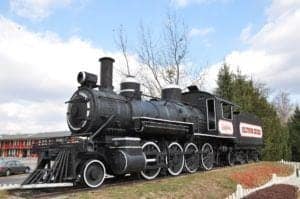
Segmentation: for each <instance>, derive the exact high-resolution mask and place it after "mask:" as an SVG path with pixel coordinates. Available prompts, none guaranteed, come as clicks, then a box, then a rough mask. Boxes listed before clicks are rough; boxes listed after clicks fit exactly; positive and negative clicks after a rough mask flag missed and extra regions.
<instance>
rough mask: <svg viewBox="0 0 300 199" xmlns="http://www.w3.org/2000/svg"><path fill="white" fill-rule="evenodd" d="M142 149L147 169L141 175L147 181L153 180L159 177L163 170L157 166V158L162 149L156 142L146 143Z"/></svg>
mask: <svg viewBox="0 0 300 199" xmlns="http://www.w3.org/2000/svg"><path fill="white" fill-rule="evenodd" d="M142 149H143V152H144V155H145V159H146V168H145V169H144V170H143V171H141V175H142V177H143V178H145V179H146V180H152V179H154V178H156V177H157V176H158V174H159V172H160V170H161V168H160V167H159V166H158V165H157V164H158V162H157V159H158V158H157V157H158V155H159V154H160V149H159V147H158V146H157V144H155V143H154V142H146V143H145V144H144V145H143V146H142ZM147 167H148V168H147Z"/></svg>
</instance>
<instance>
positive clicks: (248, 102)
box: [215, 64, 290, 160]
mask: <svg viewBox="0 0 300 199" xmlns="http://www.w3.org/2000/svg"><path fill="white" fill-rule="evenodd" d="M217 83H218V88H217V89H216V92H215V93H216V94H217V95H219V96H220V97H222V98H225V99H228V100H231V101H233V102H234V103H236V104H238V105H239V106H240V110H241V112H248V113H253V114H255V115H256V116H258V117H259V118H260V120H261V121H262V128H263V132H264V148H263V149H262V154H263V158H264V159H265V160H280V159H286V160H288V159H289V157H290V147H289V142H288V141H289V132H288V129H287V128H285V127H284V126H281V123H280V120H279V118H278V116H277V114H276V110H275V108H274V106H273V105H271V104H270V103H269V102H268V100H267V99H268V89H266V87H265V86H264V85H262V84H255V83H254V82H253V81H252V80H251V79H249V78H248V77H247V76H246V75H242V73H241V72H240V71H237V72H236V73H230V69H229V66H228V65H226V64H224V65H223V67H222V68H221V69H220V71H219V73H218V80H217Z"/></svg>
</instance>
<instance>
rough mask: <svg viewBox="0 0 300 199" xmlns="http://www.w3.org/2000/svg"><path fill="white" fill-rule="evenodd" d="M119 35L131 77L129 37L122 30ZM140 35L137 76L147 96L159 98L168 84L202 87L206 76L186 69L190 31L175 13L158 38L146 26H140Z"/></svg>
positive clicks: (169, 17)
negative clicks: (128, 48) (128, 49)
mask: <svg viewBox="0 0 300 199" xmlns="http://www.w3.org/2000/svg"><path fill="white" fill-rule="evenodd" d="M116 32H117V38H116V39H115V41H116V44H117V46H118V48H119V49H120V50H121V51H122V53H123V56H124V58H125V61H126V65H127V73H128V74H129V75H131V72H133V71H130V68H129V64H128V52H127V37H126V34H125V31H124V29H123V26H120V28H119V29H118V30H117V31H116ZM138 33H139V46H138V47H137V49H136V54H137V55H138V62H139V64H140V69H139V70H137V71H136V72H137V73H136V74H135V76H136V77H137V78H138V79H139V80H140V81H141V84H142V86H143V88H144V91H146V93H148V94H150V95H152V96H155V97H158V96H159V95H160V93H161V89H162V88H163V86H165V85H167V84H177V85H180V86H187V85H186V84H187V83H189V84H190V83H193V84H196V85H201V84H203V80H204V78H203V77H204V75H203V74H204V73H200V70H199V71H197V72H195V71H194V70H192V69H189V70H187V68H186V67H187V65H186V60H187V55H188V44H189V43H188V28H187V26H186V25H185V23H184V20H183V19H182V18H180V17H178V16H177V15H176V13H167V15H166V21H165V23H164V25H163V26H162V30H161V32H160V33H158V34H157V35H156V33H155V31H154V28H149V27H146V26H145V25H144V24H143V23H141V24H140V27H139V32H138ZM192 71H193V72H192Z"/></svg>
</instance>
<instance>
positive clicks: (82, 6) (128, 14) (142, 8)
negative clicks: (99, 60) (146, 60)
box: [0, 0, 270, 66]
mask: <svg viewBox="0 0 300 199" xmlns="http://www.w3.org/2000/svg"><path fill="white" fill-rule="evenodd" d="M201 2H202V1H201ZM269 3H270V1H267V0H253V1H242V0H239V1H238V0H236V1H234V0H227V1H221V2H220V1H212V2H210V1H203V2H202V3H199V2H198V3H197V2H191V3H189V4H187V5H185V6H180V5H178V4H176V3H175V1H167V0H164V1H162V0H154V1H138V0H135V1H133V0H132V1H117V0H112V1H97V0H85V1H84V0H77V1H72V2H70V3H69V4H68V5H67V6H57V8H53V9H52V10H51V14H50V15H49V16H48V17H45V18H42V19H40V18H37V19H30V18H29V19H28V17H27V18H24V17H22V16H19V15H16V14H15V12H13V11H12V8H11V7H10V2H9V1H1V3H0V12H1V13H2V15H3V16H5V17H7V18H10V19H12V20H14V21H15V22H17V23H19V24H22V25H25V26H26V27H28V28H29V29H30V30H32V31H35V32H44V31H51V32H55V33H57V34H58V35H59V36H60V37H61V38H63V39H68V38H70V37H71V36H74V35H77V36H80V37H81V38H82V39H84V40H89V41H91V42H92V44H93V45H94V46H95V47H100V48H104V49H107V50H110V51H115V50H117V49H116V46H115V44H114V38H113V37H114V35H113V34H114V32H113V30H114V29H116V28H118V27H119V25H121V24H122V25H123V26H124V28H125V30H126V32H127V34H128V40H129V42H128V43H129V45H130V47H132V48H134V46H135V45H136V43H137V37H138V27H139V24H140V23H141V22H143V23H145V24H149V25H150V26H151V27H153V30H154V31H156V32H157V33H158V32H160V29H161V27H162V24H163V22H164V20H165V16H166V13H167V12H168V11H171V12H177V13H178V15H179V16H180V17H182V18H183V19H184V20H185V23H186V24H187V26H188V27H189V29H192V28H197V29H205V28H211V29H212V30H213V31H211V32H210V33H209V34H207V35H204V36H201V35H199V36H198V35H196V36H193V37H192V38H191V39H190V58H191V59H192V60H193V62H195V63H197V64H198V65H200V66H201V65H203V64H204V63H205V64H207V63H210V64H212V63H215V62H217V61H219V60H222V59H223V58H224V57H225V56H226V55H227V54H228V53H229V52H230V51H232V50H233V49H238V50H240V49H243V48H245V45H243V44H242V42H241V40H240V38H239V35H240V33H241V31H242V29H243V28H245V27H246V26H247V25H248V24H252V26H253V29H254V30H255V29H259V28H260V27H261V26H262V25H263V23H264V22H265V20H266V19H265V17H266V15H265V8H266V6H267V5H268V4H269Z"/></svg>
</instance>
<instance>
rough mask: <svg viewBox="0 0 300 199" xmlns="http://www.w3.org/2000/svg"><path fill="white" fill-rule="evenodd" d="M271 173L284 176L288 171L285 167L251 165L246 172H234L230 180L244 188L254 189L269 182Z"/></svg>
mask: <svg viewBox="0 0 300 199" xmlns="http://www.w3.org/2000/svg"><path fill="white" fill-rule="evenodd" d="M273 173H276V174H277V175H279V176H286V175H287V174H289V170H288V169H287V167H286V166H285V165H272V164H264V165H253V166H252V167H250V168H248V169H247V170H242V171H237V172H234V173H233V174H231V176H230V178H231V179H232V180H233V181H235V182H237V183H238V184H241V185H242V186H243V187H245V188H254V187H257V186H260V185H262V184H265V183H266V182H267V181H269V180H270V179H271V177H272V174H273Z"/></svg>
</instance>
